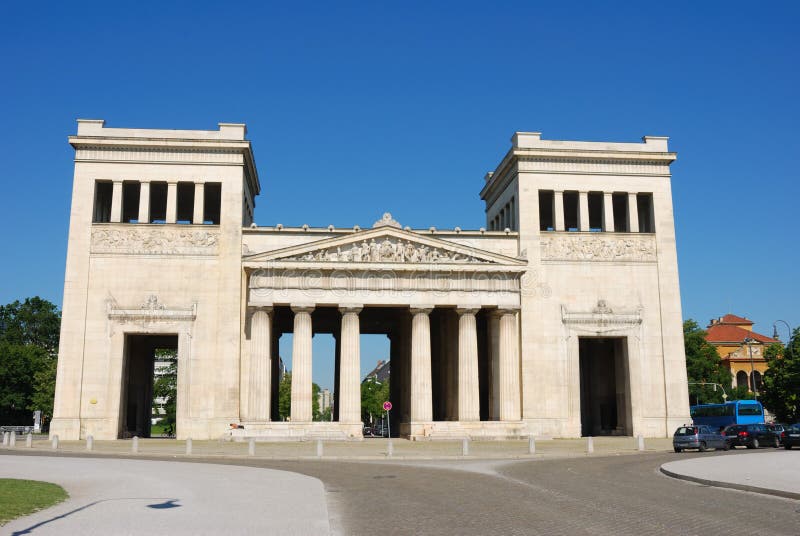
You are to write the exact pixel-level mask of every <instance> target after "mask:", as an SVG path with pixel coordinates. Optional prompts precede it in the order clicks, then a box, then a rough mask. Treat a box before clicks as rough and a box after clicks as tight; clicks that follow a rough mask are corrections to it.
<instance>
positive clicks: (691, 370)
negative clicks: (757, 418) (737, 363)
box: [683, 319, 734, 404]
mask: <svg viewBox="0 0 800 536" xmlns="http://www.w3.org/2000/svg"><path fill="white" fill-rule="evenodd" d="M683 344H684V347H685V350H686V374H687V376H688V378H689V384H690V385H689V400H690V402H691V403H693V404H698V403H702V404H714V403H720V402H722V401H723V398H722V389H716V390H715V389H714V386H712V385H696V384H697V383H718V384H720V385H722V386H724V387H726V391H727V390H728V389H727V387H728V386H729V385H731V372H730V371H729V370H728V369H727V368H726V367H725V365H724V364H723V363H722V360H721V359H720V357H719V353H718V352H717V349H716V348H715V347H714V345H712V344H711V343H709V342H708V341H707V340H706V332H705V331H703V330H702V329H700V326H698V325H697V322H695V321H694V320H692V319H689V320H686V321H685V322H684V323H683ZM693 383H694V385H693ZM729 397H730V399H731V400H733V399H734V398H733V397H732V396H730V395H729Z"/></svg>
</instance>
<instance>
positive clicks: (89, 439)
mask: <svg viewBox="0 0 800 536" xmlns="http://www.w3.org/2000/svg"><path fill="white" fill-rule="evenodd" d="M86 450H94V436H93V435H91V434H89V435H87V436H86Z"/></svg>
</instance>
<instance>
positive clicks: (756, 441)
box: [753, 437, 761, 449]
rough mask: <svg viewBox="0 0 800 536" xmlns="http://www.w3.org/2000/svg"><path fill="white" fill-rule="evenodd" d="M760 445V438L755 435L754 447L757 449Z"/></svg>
mask: <svg viewBox="0 0 800 536" xmlns="http://www.w3.org/2000/svg"><path fill="white" fill-rule="evenodd" d="M760 446H761V444H760V443H759V442H758V438H756V437H754V438H753V448H754V449H757V448H758V447H760Z"/></svg>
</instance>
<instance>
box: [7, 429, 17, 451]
mask: <svg viewBox="0 0 800 536" xmlns="http://www.w3.org/2000/svg"><path fill="white" fill-rule="evenodd" d="M8 446H9V447H11V448H12V449H13V448H14V447H16V446H17V433H16V432H11V437H9V438H8Z"/></svg>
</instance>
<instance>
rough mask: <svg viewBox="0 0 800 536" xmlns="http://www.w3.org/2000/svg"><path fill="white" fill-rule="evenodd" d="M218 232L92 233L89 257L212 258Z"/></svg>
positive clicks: (128, 227)
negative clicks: (161, 256)
mask: <svg viewBox="0 0 800 536" xmlns="http://www.w3.org/2000/svg"><path fill="white" fill-rule="evenodd" d="M218 246H219V231H217V230H210V229H198V228H197V227H189V226H175V227H165V226H160V225H159V226H148V227H139V226H138V225H136V224H122V225H120V226H118V227H114V228H93V229H92V242H91V252H92V253H104V254H127V255H216V254H217V251H218Z"/></svg>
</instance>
